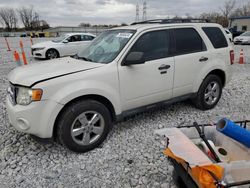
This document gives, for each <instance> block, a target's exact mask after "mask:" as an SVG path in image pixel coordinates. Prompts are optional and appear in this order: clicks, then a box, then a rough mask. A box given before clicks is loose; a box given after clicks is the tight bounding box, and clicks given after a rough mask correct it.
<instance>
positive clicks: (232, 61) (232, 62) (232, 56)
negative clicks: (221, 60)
mask: <svg viewBox="0 0 250 188" xmlns="http://www.w3.org/2000/svg"><path fill="white" fill-rule="evenodd" d="M230 63H231V65H233V64H234V51H233V50H231V51H230Z"/></svg>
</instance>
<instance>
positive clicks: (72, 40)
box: [68, 35, 81, 42]
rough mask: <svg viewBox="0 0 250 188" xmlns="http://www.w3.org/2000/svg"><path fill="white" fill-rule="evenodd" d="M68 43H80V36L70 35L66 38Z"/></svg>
mask: <svg viewBox="0 0 250 188" xmlns="http://www.w3.org/2000/svg"><path fill="white" fill-rule="evenodd" d="M68 41H69V42H78V41H81V35H72V36H70V37H69V38H68Z"/></svg>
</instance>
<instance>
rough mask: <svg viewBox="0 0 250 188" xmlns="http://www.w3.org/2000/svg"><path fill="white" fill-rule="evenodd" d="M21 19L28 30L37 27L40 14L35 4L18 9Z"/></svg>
mask: <svg viewBox="0 0 250 188" xmlns="http://www.w3.org/2000/svg"><path fill="white" fill-rule="evenodd" d="M18 13H19V16H20V19H21V21H22V23H23V25H24V27H25V29H27V30H32V29H37V28H38V26H39V14H38V13H37V12H35V11H34V9H33V6H31V7H22V8H20V9H18Z"/></svg>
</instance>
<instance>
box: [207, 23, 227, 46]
mask: <svg viewBox="0 0 250 188" xmlns="http://www.w3.org/2000/svg"><path fill="white" fill-rule="evenodd" d="M202 29H203V31H204V32H205V33H206V35H207V37H208V38H209V40H210V41H211V43H212V44H213V46H214V48H216V49H218V48H226V47H228V43H227V39H226V37H225V35H224V33H223V32H222V31H221V29H220V28H218V27H203V28H202Z"/></svg>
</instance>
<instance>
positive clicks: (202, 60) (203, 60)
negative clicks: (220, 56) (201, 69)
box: [199, 57, 208, 62]
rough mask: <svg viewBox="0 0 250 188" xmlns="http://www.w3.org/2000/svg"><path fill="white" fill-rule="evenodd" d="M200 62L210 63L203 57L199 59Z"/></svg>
mask: <svg viewBox="0 0 250 188" xmlns="http://www.w3.org/2000/svg"><path fill="white" fill-rule="evenodd" d="M199 61H200V62H206V61H208V58H207V57H201V58H200V59H199Z"/></svg>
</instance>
